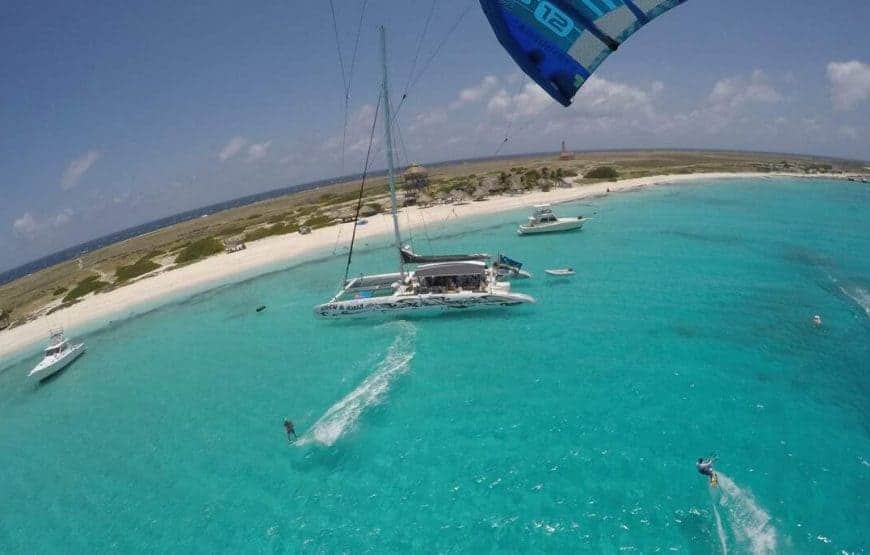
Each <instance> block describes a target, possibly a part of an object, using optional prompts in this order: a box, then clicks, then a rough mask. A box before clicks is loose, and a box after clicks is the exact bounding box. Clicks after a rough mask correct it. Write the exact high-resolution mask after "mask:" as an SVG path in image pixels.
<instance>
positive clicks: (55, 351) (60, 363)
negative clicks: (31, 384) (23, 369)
mask: <svg viewBox="0 0 870 555" xmlns="http://www.w3.org/2000/svg"><path fill="white" fill-rule="evenodd" d="M84 352H85V344H84V343H77V344H75V345H73V344H71V343H70V342H69V339H67V338H66V337H65V336H64V334H63V330H62V329H56V330H51V332H50V337H49V340H48V346H46V348H45V351H44V353H43V358H42V360H41V361H40V363H39V364H37V365H36V366H34V367H33V370H31V371H30V373H28V374H27V379H29V380H31V381H42V380H44V379H46V378H48V377H49V376H52V375H54V374H56V373H58V372H60V371H61V370H63V369H64V368H66V367H67V366H69V365H70V364H71V363H72V361H74V360H75V359H77V358H78V357H79V356H81V355H82V354H83V353H84Z"/></svg>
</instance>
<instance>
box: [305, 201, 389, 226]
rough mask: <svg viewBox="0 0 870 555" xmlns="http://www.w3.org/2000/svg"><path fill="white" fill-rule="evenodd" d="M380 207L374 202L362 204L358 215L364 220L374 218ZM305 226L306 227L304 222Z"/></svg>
mask: <svg viewBox="0 0 870 555" xmlns="http://www.w3.org/2000/svg"><path fill="white" fill-rule="evenodd" d="M380 212H381V205H380V204H378V203H376V202H369V203H367V204H363V206H362V208H360V211H359V215H360V216H363V217H364V218H368V217H369V216H374V215H375V214H380ZM305 225H308V223H307V222H306V224H305Z"/></svg>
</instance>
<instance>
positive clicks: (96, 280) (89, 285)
mask: <svg viewBox="0 0 870 555" xmlns="http://www.w3.org/2000/svg"><path fill="white" fill-rule="evenodd" d="M108 286H109V284H108V283H106V282H105V281H100V276H88V277H86V278H85V279H83V280H81V281H80V282H78V284H76V286H75V287H73V288H72V291H70V292H69V293H67V294H66V296H65V297H64V298H63V302H64V303H70V302H73V301H76V300H78V299H79V298H81V297H84V296H85V295H87V294H88V293H91V292H96V291H99V290H101V289H104V288H106V287H108Z"/></svg>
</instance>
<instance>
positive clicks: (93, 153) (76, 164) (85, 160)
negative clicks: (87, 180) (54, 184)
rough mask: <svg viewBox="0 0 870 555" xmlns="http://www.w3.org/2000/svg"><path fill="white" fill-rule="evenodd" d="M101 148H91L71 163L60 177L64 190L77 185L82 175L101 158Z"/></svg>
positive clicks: (61, 186)
mask: <svg viewBox="0 0 870 555" xmlns="http://www.w3.org/2000/svg"><path fill="white" fill-rule="evenodd" d="M100 156H101V153H100V151H99V150H89V151H88V152H86V153H85V154H83V155H82V156H80V157H78V158H76V159H75V160H73V161H72V162H70V163H69V166H67V167H66V170H64V172H63V176H61V178H60V188H61V189H63V190H64V191H66V190H69V189H71V188H73V187H75V186H76V185H77V184H78V182H79V180H80V179H81V178H82V176H83V175H84V174H85V173H86V172H87V171H88V170H89V169H91V166H93V165H94V164H95V163H96V161H97V160H99V159H100Z"/></svg>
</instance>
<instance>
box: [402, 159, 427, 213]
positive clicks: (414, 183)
mask: <svg viewBox="0 0 870 555" xmlns="http://www.w3.org/2000/svg"><path fill="white" fill-rule="evenodd" d="M402 178H403V181H404V186H403V189H404V194H403V198H402V204H403V205H405V206H411V205H413V204H417V202H419V201H420V196H421V195H423V194H424V193H425V191H426V190H427V189H428V187H429V172H428V171H426V168H424V167H423V166H422V165H420V164H416V163H414V164H411V165H410V166H408V169H406V170H405V172H404V173H403V174H402Z"/></svg>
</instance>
